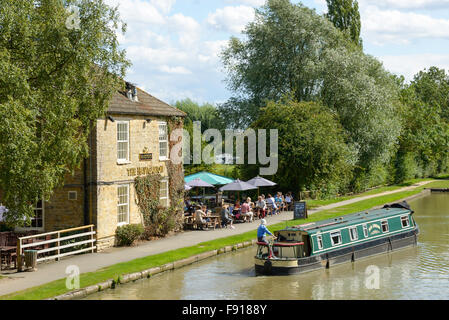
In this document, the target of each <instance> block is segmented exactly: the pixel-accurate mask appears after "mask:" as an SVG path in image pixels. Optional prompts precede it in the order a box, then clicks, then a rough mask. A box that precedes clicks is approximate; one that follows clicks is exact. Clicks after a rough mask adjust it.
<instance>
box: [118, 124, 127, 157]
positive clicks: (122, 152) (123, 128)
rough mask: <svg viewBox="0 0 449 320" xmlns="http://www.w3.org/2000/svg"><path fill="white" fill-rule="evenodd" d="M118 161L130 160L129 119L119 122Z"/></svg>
mask: <svg viewBox="0 0 449 320" xmlns="http://www.w3.org/2000/svg"><path fill="white" fill-rule="evenodd" d="M117 161H118V162H127V161H129V121H118V122H117Z"/></svg>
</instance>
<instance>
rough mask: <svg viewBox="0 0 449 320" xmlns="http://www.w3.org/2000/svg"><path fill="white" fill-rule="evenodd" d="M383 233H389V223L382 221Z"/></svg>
mask: <svg viewBox="0 0 449 320" xmlns="http://www.w3.org/2000/svg"><path fill="white" fill-rule="evenodd" d="M382 232H388V221H386V220H384V221H382Z"/></svg>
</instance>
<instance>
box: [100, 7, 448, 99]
mask: <svg viewBox="0 0 449 320" xmlns="http://www.w3.org/2000/svg"><path fill="white" fill-rule="evenodd" d="M105 2H106V3H107V4H109V5H112V6H117V5H118V6H119V11H120V15H121V17H122V19H123V20H124V21H125V22H126V23H127V32H126V34H125V35H122V34H120V36H119V41H120V44H121V47H122V48H124V49H126V51H127V57H128V59H130V61H131V63H132V64H133V65H132V67H131V68H130V69H129V70H128V73H127V75H126V80H127V81H130V82H132V83H134V84H136V85H137V86H138V87H140V88H141V89H143V90H145V91H147V92H148V93H150V94H152V95H153V96H155V97H157V98H159V99H161V100H163V101H165V102H167V103H170V104H174V103H175V102H176V101H178V100H182V99H185V98H190V99H192V100H193V101H196V102H198V103H200V104H202V103H206V102H208V103H212V104H217V103H222V102H224V101H226V100H227V99H228V98H229V97H231V96H232V92H230V91H229V90H228V89H227V86H226V83H225V79H226V73H225V71H224V68H223V65H222V63H221V61H220V57H219V53H220V52H221V50H222V49H223V47H224V46H226V44H227V42H228V40H229V39H230V37H231V36H237V37H239V36H241V31H242V30H243V29H244V27H245V25H246V24H247V23H248V22H250V21H252V20H253V19H254V10H255V8H258V7H260V6H262V5H263V4H264V3H265V0H105ZM291 2H293V3H298V2H299V1H297V0H291ZM358 2H359V9H360V15H361V23H362V32H361V37H362V39H363V47H364V52H365V53H367V54H370V55H372V56H374V57H376V58H377V59H379V60H380V61H382V62H383V64H384V67H385V68H386V69H387V70H388V71H390V72H392V73H394V74H398V75H403V76H404V77H405V79H406V80H407V81H410V80H412V79H413V76H414V75H415V74H416V73H417V72H419V71H420V70H423V69H425V68H429V67H430V66H437V67H439V68H442V69H446V70H449V0H359V1H358ZM301 3H302V4H303V5H305V6H307V7H309V8H313V9H315V10H316V12H317V13H318V14H323V13H325V12H326V11H327V5H326V1H325V0H304V1H301Z"/></svg>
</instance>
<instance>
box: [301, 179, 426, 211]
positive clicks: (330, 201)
mask: <svg viewBox="0 0 449 320" xmlns="http://www.w3.org/2000/svg"><path fill="white" fill-rule="evenodd" d="M426 180H429V179H413V180H409V181H406V182H403V183H401V184H396V185H392V186H384V187H379V188H375V189H372V190H369V191H365V192H362V193H358V194H355V195H350V196H342V197H337V198H332V199H324V200H307V208H309V209H314V208H318V207H321V206H325V205H329V204H334V203H338V202H342V201H345V200H350V199H354V198H358V197H364V196H369V195H375V194H379V193H383V192H388V191H394V190H398V189H401V188H404V187H408V186H411V185H413V184H415V183H418V182H421V181H426Z"/></svg>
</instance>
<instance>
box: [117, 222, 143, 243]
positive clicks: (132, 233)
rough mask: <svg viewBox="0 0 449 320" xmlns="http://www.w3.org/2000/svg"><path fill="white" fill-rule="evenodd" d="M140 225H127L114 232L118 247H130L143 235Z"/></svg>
mask: <svg viewBox="0 0 449 320" xmlns="http://www.w3.org/2000/svg"><path fill="white" fill-rule="evenodd" d="M143 231H144V230H143V227H142V225H141V224H127V225H124V226H121V227H118V228H117V230H116V231H115V237H116V239H117V245H118V246H131V245H132V244H133V243H134V241H136V240H137V239H139V238H140V236H141V235H142V234H143Z"/></svg>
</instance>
